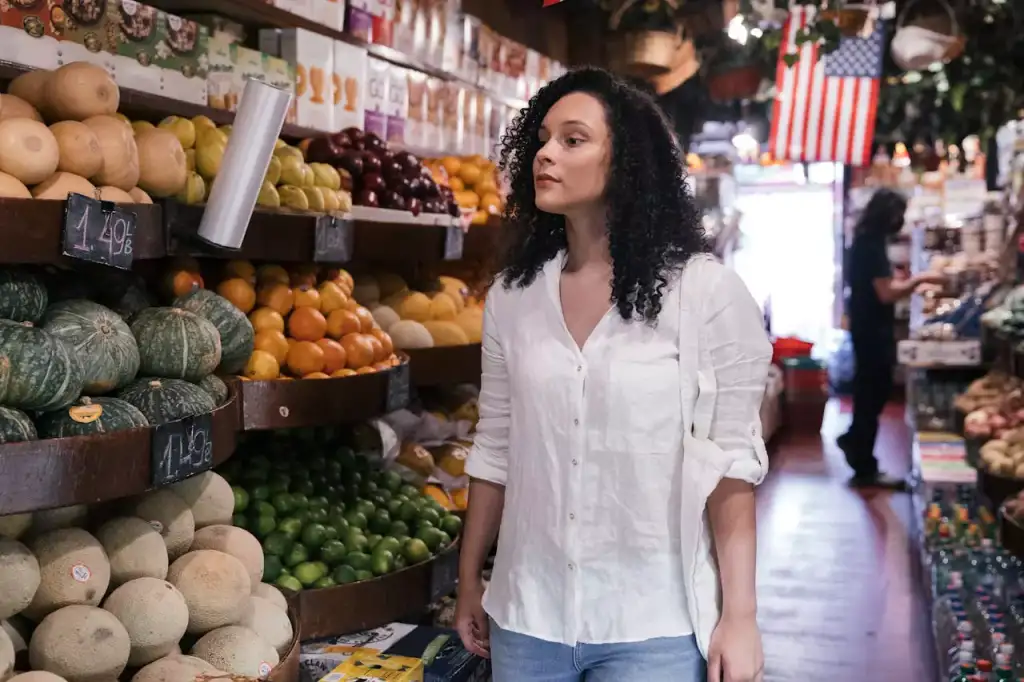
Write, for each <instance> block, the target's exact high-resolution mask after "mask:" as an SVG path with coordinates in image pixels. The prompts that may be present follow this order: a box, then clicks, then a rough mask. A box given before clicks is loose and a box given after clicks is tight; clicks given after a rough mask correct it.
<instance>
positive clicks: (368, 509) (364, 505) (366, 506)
mask: <svg viewBox="0 0 1024 682" xmlns="http://www.w3.org/2000/svg"><path fill="white" fill-rule="evenodd" d="M355 509H356V511H357V512H360V513H362V514H363V516H365V517H366V518H370V517H371V516H373V513H374V512H375V511H377V508H376V507H375V506H373V502H370V501H369V500H365V499H364V500H359V501H358V502H356V507H355Z"/></svg>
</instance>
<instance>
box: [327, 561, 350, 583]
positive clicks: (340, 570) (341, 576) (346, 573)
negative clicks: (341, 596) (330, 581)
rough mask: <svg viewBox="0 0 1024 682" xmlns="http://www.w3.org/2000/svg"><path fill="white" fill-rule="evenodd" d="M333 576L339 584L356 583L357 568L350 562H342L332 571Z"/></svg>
mask: <svg viewBox="0 0 1024 682" xmlns="http://www.w3.org/2000/svg"><path fill="white" fill-rule="evenodd" d="M331 577H332V578H334V582H336V583H338V584H339V585H347V584H348V583H354V582H355V581H356V569H354V568H352V567H351V566H349V565H348V564H342V565H341V566H338V567H337V568H335V569H334V572H333V573H331Z"/></svg>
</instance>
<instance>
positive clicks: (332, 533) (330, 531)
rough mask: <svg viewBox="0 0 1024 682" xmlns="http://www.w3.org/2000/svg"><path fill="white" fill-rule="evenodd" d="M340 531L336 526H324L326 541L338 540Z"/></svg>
mask: <svg viewBox="0 0 1024 682" xmlns="http://www.w3.org/2000/svg"><path fill="white" fill-rule="evenodd" d="M338 535H339V533H338V529H337V528H335V527H334V526H324V540H337V539H338Z"/></svg>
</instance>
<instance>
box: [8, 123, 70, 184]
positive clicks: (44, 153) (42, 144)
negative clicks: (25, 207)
mask: <svg viewBox="0 0 1024 682" xmlns="http://www.w3.org/2000/svg"><path fill="white" fill-rule="evenodd" d="M59 160H60V147H59V146H58V145H57V138H55V137H54V136H53V133H51V132H50V129H49V128H47V127H46V125H45V124H43V123H40V122H39V121H34V120H32V119H30V118H9V119H6V120H3V121H0V171H3V172H4V173H8V174H10V175H13V176H14V177H16V178H18V180H21V181H22V182H23V183H25V184H26V185H35V184H37V183H40V182H42V181H43V180H46V179H47V178H48V177H50V176H51V175H53V173H54V171H56V170H57V163H58V161H59Z"/></svg>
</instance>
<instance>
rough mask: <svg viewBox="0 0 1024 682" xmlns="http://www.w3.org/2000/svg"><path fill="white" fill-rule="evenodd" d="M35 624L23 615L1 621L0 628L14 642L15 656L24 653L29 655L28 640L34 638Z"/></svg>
mask: <svg viewBox="0 0 1024 682" xmlns="http://www.w3.org/2000/svg"><path fill="white" fill-rule="evenodd" d="M34 629H35V626H34V625H33V624H32V621H30V620H28V619H27V618H23V617H21V616H15V617H13V618H11V619H10V620H2V621H0V630H3V631H4V632H6V633H7V636H8V637H10V638H11V643H12V644H14V656H15V657H16V658H17V657H19V656H21V655H22V654H25V655H28V641H29V640H30V639H32V631H33V630H34Z"/></svg>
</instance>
